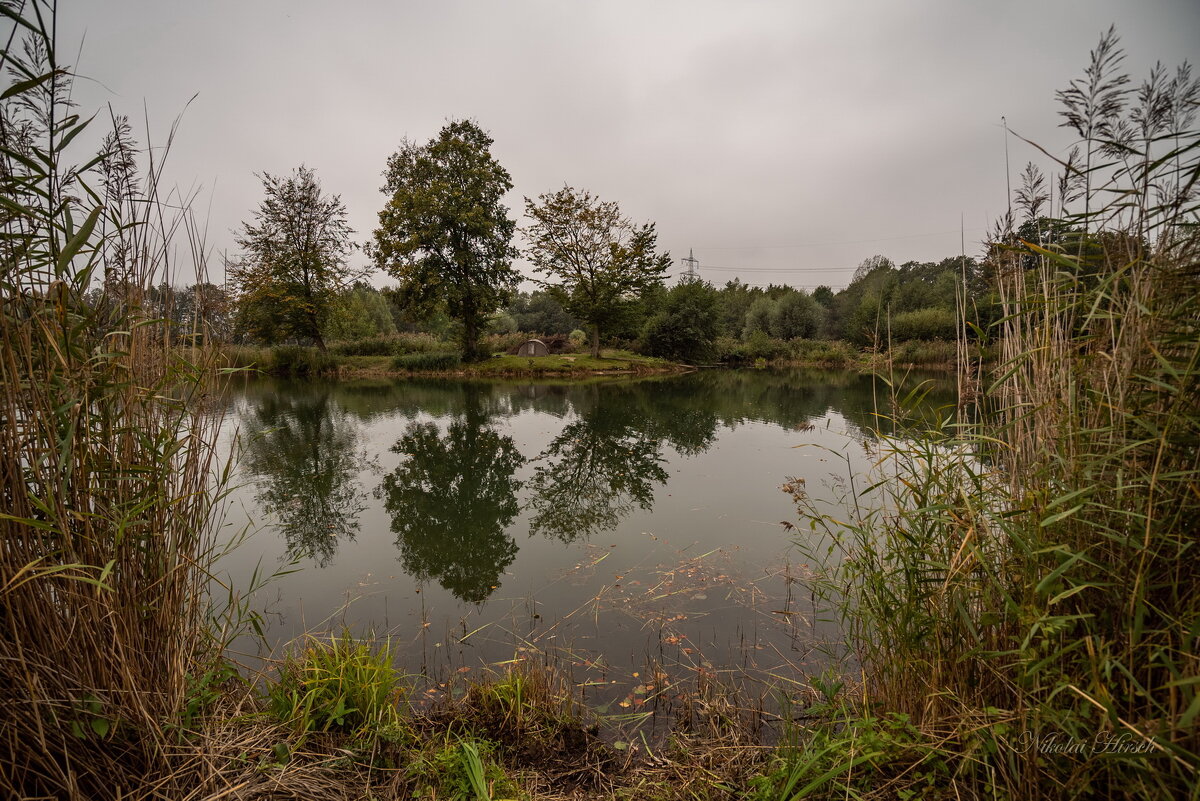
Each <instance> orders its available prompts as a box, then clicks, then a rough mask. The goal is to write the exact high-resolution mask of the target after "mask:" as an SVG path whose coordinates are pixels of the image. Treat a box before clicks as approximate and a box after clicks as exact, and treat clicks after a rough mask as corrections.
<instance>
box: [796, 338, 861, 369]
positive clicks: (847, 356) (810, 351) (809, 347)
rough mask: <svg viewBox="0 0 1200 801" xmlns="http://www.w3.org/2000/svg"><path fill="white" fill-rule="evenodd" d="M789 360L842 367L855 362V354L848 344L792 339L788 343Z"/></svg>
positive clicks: (821, 340)
mask: <svg viewBox="0 0 1200 801" xmlns="http://www.w3.org/2000/svg"><path fill="white" fill-rule="evenodd" d="M788 349H789V351H790V352H791V353H790V355H791V358H793V359H795V360H796V361H798V362H805V363H807V364H820V365H829V366H839V367H840V366H843V365H847V364H850V363H851V362H853V361H854V360H855V358H856V357H857V354H856V353H855V351H854V349H853V348H852V347H851V346H850V345H849V343H846V342H841V341H838V340H824V339H794V340H792V341H791V342H789V343H788Z"/></svg>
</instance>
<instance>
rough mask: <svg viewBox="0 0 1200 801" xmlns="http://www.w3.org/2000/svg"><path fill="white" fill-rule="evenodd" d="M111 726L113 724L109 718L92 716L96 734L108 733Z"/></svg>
mask: <svg viewBox="0 0 1200 801" xmlns="http://www.w3.org/2000/svg"><path fill="white" fill-rule="evenodd" d="M111 726H112V724H111V723H109V720H108V718H105V717H97V718H92V731H94V732H96V734H98V735H100V736H101V737H105V736H107V735H108V730H109V729H110V728H111Z"/></svg>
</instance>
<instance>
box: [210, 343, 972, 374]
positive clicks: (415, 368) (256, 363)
mask: <svg viewBox="0 0 1200 801" xmlns="http://www.w3.org/2000/svg"><path fill="white" fill-rule="evenodd" d="M449 347H450V345H449V343H442V344H441V346H440V347H438V346H436V345H435V346H434V347H433V348H431V349H429V350H416V351H411V352H403V353H400V354H398V355H391V354H390V353H380V354H376V353H368V354H358V353H351V354H339V353H338V349H337V348H336V347H335V348H332V349H331V350H330V351H329V352H328V353H322V352H321V351H318V350H317V349H316V348H305V347H297V346H277V347H273V348H266V347H251V346H224V347H222V349H221V352H222V363H223V364H225V365H226V366H229V367H238V368H246V369H253V370H261V371H262V372H265V373H268V374H271V375H280V376H297V377H310V376H321V375H324V376H334V375H336V376H341V377H343V378H373V377H381V376H406V375H422V376H430V375H442V376H465V377H472V378H474V377H504V376H510V377H528V376H535V377H567V376H588V375H606V374H637V375H645V374H653V373H670V372H678V371H681V370H688V369H693V367H694V366H692V365H684V364H679V363H676V362H671V361H669V360H667V359H660V358H655V357H652V356H643V355H641V354H638V353H634V352H632V351H628V350H617V349H605V350H604V351H603V352H602V358H599V359H597V358H595V357H593V356H591V355H590V354H588V353H563V354H556V355H550V356H538V357H524V356H513V355H509V354H505V353H496V354H495V355H494V356H493V357H492V358H490V359H486V360H484V361H482V362H475V363H473V364H464V363H463V362H462V361H461V360H460V359H459V358H458V355H457V354H456V353H455V352H453V351H452V350H448V348H449ZM368 350H371V349H370V348H368ZM725 356H726V357H727V358H724V359H723V360H722V361H721V362H719V363H717V364H715V365H704V366H722V367H735V368H736V367H773V368H786V367H819V368H836V369H852V370H862V371H868V372H878V371H881V370H887V369H891V368H901V369H907V368H921V369H933V370H953V369H954V368H955V364H956V362H955V360H956V357H957V350H956V348H955V344H954V343H953V342H940V341H937V342H922V341H912V342H902V343H897V344H896V345H895V346H894V347H892V348H891V349H890V350H886V351H882V352H877V351H862V350H859V349H857V348H855V347H853V346H852V345H850V344H849V343H846V342H837V341H827V340H792V341H790V342H784V341H782V340H767V341H766V343H765V344H763V346H762V347H758V348H752V349H746V348H742V347H740V346H739V347H737V348H734V349H733V350H731V351H729V352H727V353H725ZM972 358H974V359H975V360H976V361H980V360H984V359H990V351H987V350H983V349H975V350H974V351H973V353H972Z"/></svg>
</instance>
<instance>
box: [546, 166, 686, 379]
mask: <svg viewBox="0 0 1200 801" xmlns="http://www.w3.org/2000/svg"><path fill="white" fill-rule="evenodd" d="M525 213H526V214H527V215H528V216H529V217H531V218H532V219H533V223H532V225H530V226H529V228H528V229H527V230H526V231H525V236H526V237H527V238H528V240H529V246H530V250H529V252H528V257H529V260H530V261H531V262H532V263H533V267H534V270H535V271H536V272H538V273H540V274H542V275H545V276H547V277H548V279H549V281H548V282H547V284H546V285H547V287H548V288H549V290H550V291H551V293H552V294H553V295H554V297H555V299H556V300H558V301H559V302H560V303H561V304H562V305H563V307H564V308H565V309H566V310H567V311H568V312H570V313H571V314H572V315H574V316H575V317H576V318H578V319H579V320H581V321H583V322H586V323H587V324H588V325H590V326H591V328H592V356H593V357H594V358H599V356H600V335H601V331H602V330H604V329H606V328H607V327H608V326H611V325H613V324H614V323H616V322H617V321H618V320H619V319H620V318H621V317H622V316H623V315H624V314H625V313H626V312H627V311H628V309H629V307H630V305H631V304H632V302H633V301H634V300H635V299H636V298H637V296H638V295H639V294H641V293H643V292H645V291H646V290H647V289H649V288H650V287H651V286H655V285H661V284H662V278H663V275H664V274H665V273H666V271H667V269H668V268H669V267H670V265H671V257H670V255H669V254H667V253H661V254H660V253H657V252H656V251H657V248H658V235H657V233H655V230H654V223H644V224H642V225H641V226H637V225H634V223H633V221H632V220H630V219H629V218H627V217H623V216H622V215H621V209H620V207H619V206H618V205H617V204H616V203H615V202H611V201H610V202H607V203H606V202H602V201H601V200H600V199H599V198H597V197H595V196H593V195H592V194H591V193H590V192H587V191H586V190H584V191H577V190H575V189H573V188H571V187H569V186H564V187H563V188H562V189H560V190H558V191H557V192H554V193H553V194H544V195H541V196H539V197H538V201H537V202H534V201H533V200H531V199H529V198H525Z"/></svg>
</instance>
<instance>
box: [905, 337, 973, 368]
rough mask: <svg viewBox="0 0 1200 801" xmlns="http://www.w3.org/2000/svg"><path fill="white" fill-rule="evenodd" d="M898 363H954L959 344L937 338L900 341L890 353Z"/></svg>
mask: <svg viewBox="0 0 1200 801" xmlns="http://www.w3.org/2000/svg"><path fill="white" fill-rule="evenodd" d="M889 355H890V356H891V358H892V361H893V362H895V363H897V364H918V365H920V364H936V365H946V364H954V362H955V359H956V358H957V355H958V349H957V345H956V344H955V343H954V342H953V341H950V342H944V341H941V340H935V341H933V342H922V341H920V340H912V341H909V342H900V343H898V344H896V345H895V346H893V347H892V350H891V352H890V354H889Z"/></svg>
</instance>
